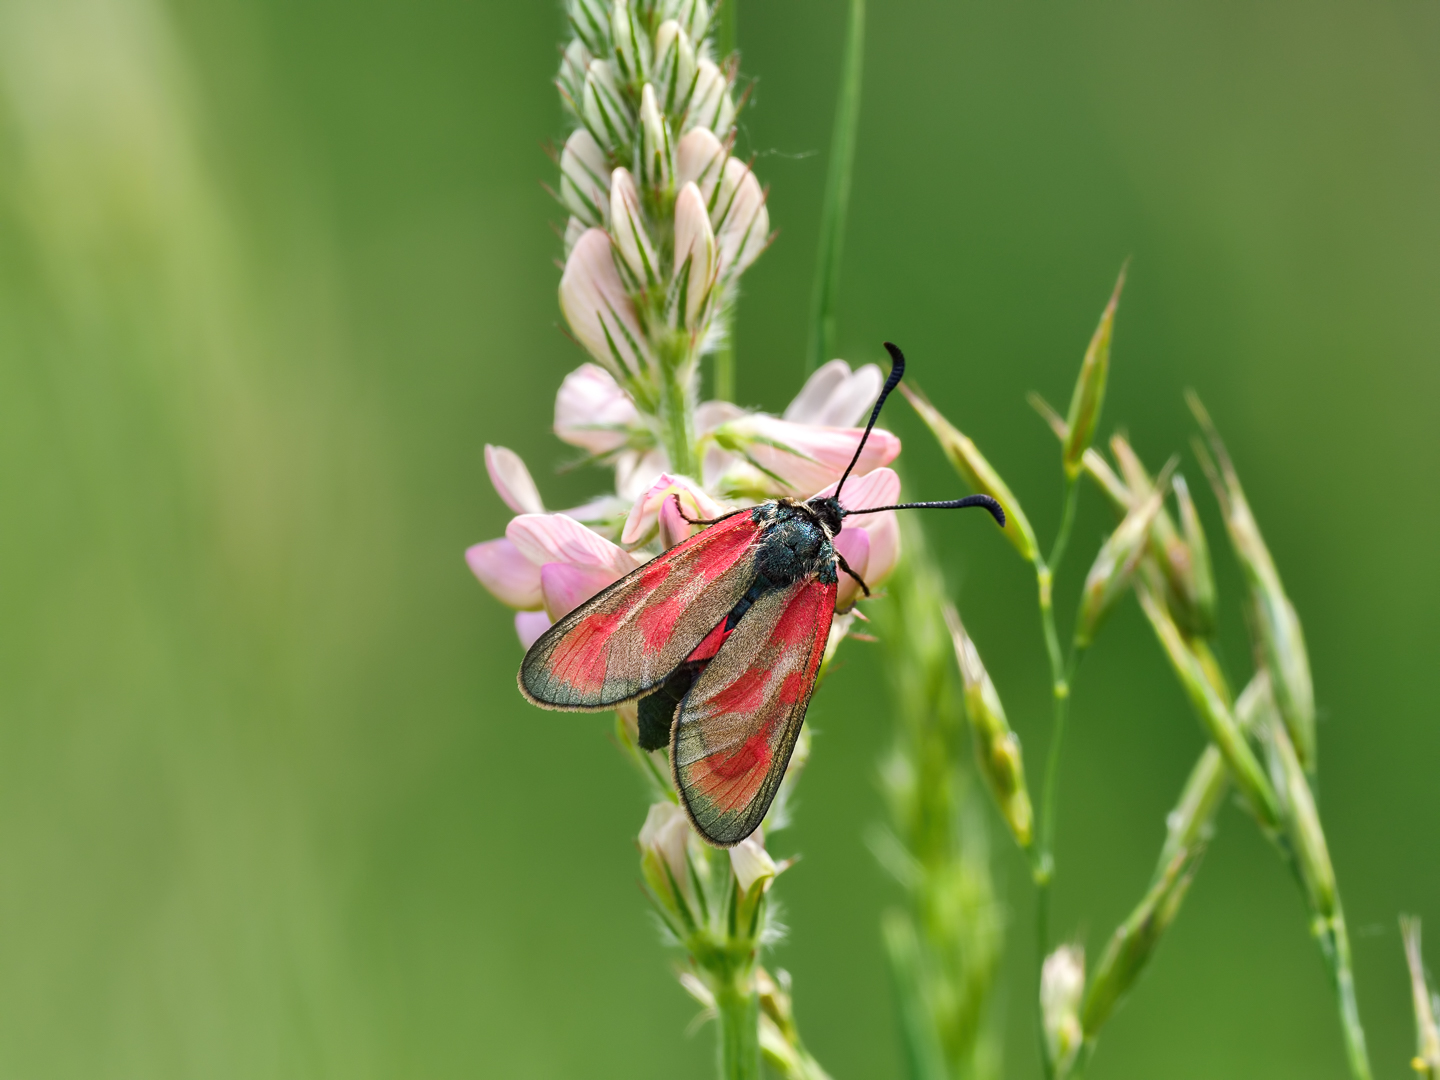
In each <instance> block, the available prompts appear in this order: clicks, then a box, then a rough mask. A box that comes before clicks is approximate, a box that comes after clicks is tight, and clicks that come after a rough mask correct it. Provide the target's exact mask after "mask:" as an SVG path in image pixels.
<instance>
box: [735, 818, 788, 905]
mask: <svg viewBox="0 0 1440 1080" xmlns="http://www.w3.org/2000/svg"><path fill="white" fill-rule="evenodd" d="M730 868H731V869H732V870H734V871H735V880H736V881H737V882H738V883H739V885H740V891H741V892H745V893H748V892H749V891H750V889H751V888H752V887H753V886H754V885H755V883H756V882H757V881H763V882H765V885H764V886H763V888H765V889H768V888H769V887H770V885H769V883H770V882H771V881H772V880H774V878H775V875H776V874H778V873H779V872H780V869H779V867H777V866H776V865H775V860H774V859H772V858H770V853H769V852H767V851H766V850H765V845H764V844H762V843H761V842H760V834H759V833H758V832H755V833H751V834H750V835H749V836H747V837H746V838H745V839H744V840H741V841H740V843H738V844H736V845H735V846H734V847H732V848H731V849H730Z"/></svg>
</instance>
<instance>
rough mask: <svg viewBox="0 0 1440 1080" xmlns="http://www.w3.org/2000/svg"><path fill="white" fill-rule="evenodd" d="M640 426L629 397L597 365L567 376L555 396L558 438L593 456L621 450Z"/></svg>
mask: <svg viewBox="0 0 1440 1080" xmlns="http://www.w3.org/2000/svg"><path fill="white" fill-rule="evenodd" d="M639 422H640V414H639V413H638V412H637V411H636V410H635V403H634V402H633V401H631V400H630V395H629V394H627V393H625V391H624V390H622V389H620V384H619V383H617V382H616V381H615V378H614V376H612V375H611V374H610V373H609V372H608V371H606V370H605V369H604V368H602V367H599V366H598V365H596V364H581V365H580V366H579V367H578V368H576V369H575V370H574V371H572V372H571V373H570V374H569V375H566V376H565V380H564V381H563V382H562V383H561V384H560V392H559V393H558V394H556V395H555V434H556V435H558V436H559V437H560V438H561V439H563V440H564V441H565V442H567V443H569V444H570V445H571V446H579V447H583V448H584V449H586V450H588V451H589V452H590V453H592V454H607V453H609V452H610V451H612V450H618V449H620V447H622V446H624V445H625V444H626V443H627V442H629V440H630V429H631V428H632V427H634V426H635V425H637V424H638V423H639Z"/></svg>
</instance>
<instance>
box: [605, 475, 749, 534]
mask: <svg viewBox="0 0 1440 1080" xmlns="http://www.w3.org/2000/svg"><path fill="white" fill-rule="evenodd" d="M674 495H679V496H680V504H681V506H683V507H684V508H685V513H686V514H688V515H689V516H690V517H692V518H706V519H708V518H717V517H719V516H720V515H721V514H723V513H725V508H724V507H723V506H721V505H720V504H719V503H717V502H716V501H715V500H714V499H712V498H711V497H710V496H709V495H707V494H706V493H705V491H704V490H703V489H702V488H701V487H700V485H699V484H697V483H695V481H693V480H691V479H690V478H689V477H685V476H671V475H670V474H669V473H661V474H660V475H659V477H657V478H656V480H655V482H654V483H653V484H652V485H650V490H648V491H646V492H645V493H644V494H643V495H641V496H640V497H639V498H638V499H636V500H635V505H634V506H632V507H631V508H630V516H629V517H627V518H626V519H625V529H624V531H623V532H621V534H620V542H621V543H622V544H634V543H637V542H638V541H639V540H640V539H641V538H642V537H644V536H645V534H646V533H648V532H649V531H650V530H651V529H652V528H653V527H654V526H655V524H656V522H657V520H658V519H660V518H661V515H662V513H663V512H664V507H665V506H666V505H667V504H668V506H669V512H670V513H671V514H672V515H674V514H675V501H674V499H673V498H672V496H674ZM669 527H670V529H671V530H672V532H679V531H680V530H681V529H682V528H683V535H680V536H679V537H678V539H675V540H674V543H679V542H680V540H683V539H685V538H686V537H688V536H689V535H690V533H691V532H692V531H693V529H694V528H695V527H694V526H692V525H690V524H689V523H688V522H685V521H683V520H682V519H680V517H679V516H678V515H675V516H674V517H673V518H672V519H671V521H670V522H669ZM665 546H666V547H667V548H669V547H673V546H674V544H672V543H666V544H665Z"/></svg>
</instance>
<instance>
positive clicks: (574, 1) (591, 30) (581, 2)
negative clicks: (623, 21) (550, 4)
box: [565, 0, 611, 55]
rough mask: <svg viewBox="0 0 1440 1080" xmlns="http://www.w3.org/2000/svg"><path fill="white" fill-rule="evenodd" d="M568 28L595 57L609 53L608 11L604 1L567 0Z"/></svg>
mask: <svg viewBox="0 0 1440 1080" xmlns="http://www.w3.org/2000/svg"><path fill="white" fill-rule="evenodd" d="M565 6H566V7H567V8H568V9H569V11H568V14H569V16H570V26H571V27H572V28H573V29H574V31H575V36H576V37H577V38H578V39H579V40H580V41H582V42H583V43H584V45H585V47H586V48H587V49H588V50H589V51H590V52H592V53H595V54H597V55H600V54H603V53H607V52H609V51H610V48H611V44H610V11H609V7H608V6H607V3H606V0H569V3H567V4H566V5H565Z"/></svg>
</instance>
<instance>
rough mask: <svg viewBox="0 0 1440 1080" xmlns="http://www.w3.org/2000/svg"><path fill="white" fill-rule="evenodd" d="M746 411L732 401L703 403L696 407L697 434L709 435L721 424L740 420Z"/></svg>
mask: <svg viewBox="0 0 1440 1080" xmlns="http://www.w3.org/2000/svg"><path fill="white" fill-rule="evenodd" d="M744 415H745V410H744V409H742V408H741V407H740V406H739V405H736V404H735V403H734V402H731V401H702V402H701V403H700V404H699V405H697V406H695V432H696V434H698V435H708V434H710V432H712V431H714V430H715V429H716V428H718V427H719V426H720V425H721V424H728V423H730V422H731V421H732V420H739V419H740V418H741V417H742V416H744Z"/></svg>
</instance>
